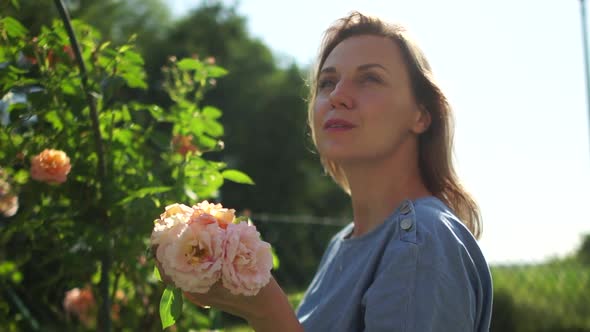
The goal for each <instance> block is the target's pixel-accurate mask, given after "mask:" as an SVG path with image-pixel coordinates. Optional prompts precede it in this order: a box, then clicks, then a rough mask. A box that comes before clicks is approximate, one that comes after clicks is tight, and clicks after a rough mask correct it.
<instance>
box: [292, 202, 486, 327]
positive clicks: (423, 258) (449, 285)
mask: <svg viewBox="0 0 590 332" xmlns="http://www.w3.org/2000/svg"><path fill="white" fill-rule="evenodd" d="M353 226H354V225H353V224H349V225H348V226H346V227H345V228H344V229H343V230H342V231H340V232H339V233H338V234H336V235H335V236H334V237H333V238H332V240H331V241H330V244H329V245H328V248H327V250H326V252H325V253H324V256H323V257H322V260H321V262H320V266H319V268H318V271H317V273H316V275H315V277H314V279H313V281H312V282H311V284H310V286H309V288H308V289H307V292H306V293H305V296H304V298H303V301H302V302H301V305H300V306H299V308H298V310H297V317H298V318H299V321H300V322H301V323H302V325H303V327H304V329H305V331H308V332H326V331H338V332H343V331H396V332H397V331H399V332H402V331H403V332H426V331H440V332H462V331H465V332H467V331H469V332H472V331H476V332H484V331H489V328H490V320H491V311H492V279H491V275H490V270H489V268H488V265H487V263H486V260H485V258H484V257H483V255H482V253H481V250H480V248H479V246H478V245H477V242H476V240H475V238H474V237H473V236H472V235H471V233H470V232H469V230H468V229H467V228H466V227H465V226H464V225H463V223H461V222H460V221H459V219H458V218H457V217H456V216H455V215H454V214H453V213H452V212H451V210H450V209H449V208H448V207H447V206H446V205H445V204H444V203H443V202H442V201H440V200H439V199H437V198H435V197H424V198H420V199H417V200H415V201H409V200H407V201H404V202H403V203H402V204H401V205H400V207H398V208H397V209H396V211H395V212H394V213H393V214H392V215H391V216H389V217H388V218H387V220H386V221H385V222H384V223H383V224H381V225H380V226H378V227H377V228H375V229H373V230H372V231H371V232H369V233H367V234H365V235H363V236H360V237H355V238H347V237H348V236H349V235H350V234H351V232H352V230H353Z"/></svg>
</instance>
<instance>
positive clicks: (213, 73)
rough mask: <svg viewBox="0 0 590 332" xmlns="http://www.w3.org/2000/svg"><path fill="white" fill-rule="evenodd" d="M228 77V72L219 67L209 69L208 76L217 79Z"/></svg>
mask: <svg viewBox="0 0 590 332" xmlns="http://www.w3.org/2000/svg"><path fill="white" fill-rule="evenodd" d="M225 75H227V70H225V69H224V68H222V67H219V66H211V67H208V68H207V76H208V77H211V78H217V77H221V76H225Z"/></svg>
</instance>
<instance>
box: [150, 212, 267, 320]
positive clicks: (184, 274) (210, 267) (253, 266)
mask: <svg viewBox="0 0 590 332" xmlns="http://www.w3.org/2000/svg"><path fill="white" fill-rule="evenodd" d="M150 240H151V241H150V242H151V246H152V248H155V257H156V259H157V260H158V262H159V263H160V268H161V272H163V273H164V274H165V275H166V276H167V277H168V278H169V279H170V280H171V281H172V282H173V283H174V286H176V287H178V288H180V289H182V291H185V292H191V293H207V292H208V291H209V289H210V288H211V286H213V285H214V284H215V283H216V282H218V281H221V284H222V285H223V286H224V287H225V288H227V289H228V290H229V291H230V292H231V293H232V294H236V295H237V294H241V295H247V296H252V295H256V294H257V293H258V291H259V290H260V289H261V288H262V287H264V286H265V285H266V284H268V282H269V281H270V277H271V275H270V270H271V269H272V264H273V258H272V252H271V248H270V244H268V243H267V242H264V241H262V240H261V239H260V233H259V232H258V231H257V230H256V227H255V226H254V225H253V224H251V223H250V222H249V221H244V220H240V218H236V217H235V210H233V209H227V208H224V207H223V206H222V205H221V204H212V203H209V202H207V201H203V202H201V203H199V204H197V205H194V206H193V207H188V206H186V205H184V204H172V205H169V206H167V207H166V210H165V211H164V213H162V214H161V215H160V218H159V219H156V220H155V221H154V229H153V231H152V235H151V238H150ZM169 293H170V292H168V294H167V293H166V292H165V294H164V295H163V296H162V302H167V303H168V306H167V309H168V307H169V306H172V307H174V306H175V305H174V304H170V302H171V301H172V300H171V299H170V297H172V298H173V299H174V298H175V297H176V298H178V297H179V296H178V295H179V294H178V293H179V292H177V293H176V294H177V296H173V295H172V294H169ZM162 302H161V303H160V316H162V315H163V312H162ZM181 305H182V304H181ZM165 311H167V310H165ZM176 311H178V310H176ZM168 320H170V319H168ZM174 320H175V317H174V318H173V319H172V322H173V321H174ZM162 323H163V324H164V319H162Z"/></svg>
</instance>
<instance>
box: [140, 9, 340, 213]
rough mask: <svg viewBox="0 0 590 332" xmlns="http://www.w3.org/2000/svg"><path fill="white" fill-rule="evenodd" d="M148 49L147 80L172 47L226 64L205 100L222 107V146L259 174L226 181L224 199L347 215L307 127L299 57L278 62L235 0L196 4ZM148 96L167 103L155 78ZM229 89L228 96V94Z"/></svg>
mask: <svg viewBox="0 0 590 332" xmlns="http://www.w3.org/2000/svg"><path fill="white" fill-rule="evenodd" d="M153 46H154V49H149V50H148V53H149V54H150V56H147V57H146V66H147V71H148V75H153V76H152V79H151V81H152V82H158V81H159V80H160V70H159V68H160V67H161V66H162V64H163V63H165V61H166V59H167V57H168V56H170V55H175V56H177V57H190V56H195V57H197V56H198V57H208V56H215V61H217V62H218V63H220V64H222V65H223V66H224V67H225V68H227V69H228V70H229V75H228V76H227V77H225V78H223V79H222V80H221V81H219V82H217V84H218V87H219V88H218V89H214V90H212V91H211V92H210V93H208V94H207V95H206V96H205V101H206V102H208V103H211V104H214V105H219V107H220V108H222V109H224V111H225V112H224V118H223V123H224V125H225V129H226V131H225V140H226V143H227V144H226V145H227V146H228V148H227V149H226V150H225V151H224V152H223V153H222V154H220V156H219V158H223V159H224V161H226V162H227V163H228V164H229V165H230V166H231V167H239V168H240V169H242V170H244V171H245V172H246V173H248V174H249V175H251V176H252V178H253V179H254V181H255V182H256V186H255V187H253V188H241V187H239V186H231V185H229V186H227V187H226V188H224V190H223V193H222V196H223V197H222V198H223V200H224V202H225V205H227V206H232V207H236V208H238V209H243V208H244V209H245V208H248V209H250V210H252V211H253V212H272V213H285V214H287V213H289V214H292V213H309V214H316V215H332V216H347V215H350V211H349V209H348V198H347V196H346V195H345V194H344V193H342V192H341V191H340V190H339V189H338V188H337V187H336V186H335V185H334V184H332V183H331V180H330V179H329V177H327V176H324V175H323V171H322V169H321V166H320V164H319V160H318V158H317V156H316V155H314V154H313V153H312V152H311V151H312V150H313V144H312V143H311V140H310V139H309V137H308V135H307V130H306V119H307V115H306V102H305V95H306V86H305V82H304V79H303V77H305V76H306V74H305V73H304V72H303V71H302V70H301V69H300V68H299V67H298V66H297V65H296V64H292V65H290V66H288V67H287V68H280V67H278V66H277V59H275V57H274V56H273V54H272V52H271V51H270V50H269V48H268V47H266V46H265V45H264V44H263V43H262V42H261V41H259V40H257V39H255V38H253V37H251V36H250V35H249V34H248V32H247V27H246V20H245V18H244V17H242V16H240V15H238V14H237V13H236V9H235V8H234V7H225V6H224V5H223V4H221V3H218V2H212V3H208V4H205V5H202V6H201V7H199V8H197V9H195V10H193V11H192V12H191V13H189V14H187V15H186V16H185V17H184V18H183V19H182V20H181V21H179V22H178V23H177V24H175V25H174V27H173V28H172V29H171V30H170V33H169V35H168V36H167V37H166V38H165V39H164V40H162V42H161V43H157V44H154V45H153ZM152 89H154V91H152V92H151V93H150V96H152V97H153V98H156V100H153V101H155V102H157V103H159V104H165V103H166V100H164V99H162V98H165V94H163V93H162V92H161V90H160V89H159V86H158V85H157V84H154V85H152ZM227 96H232V98H228V97H227Z"/></svg>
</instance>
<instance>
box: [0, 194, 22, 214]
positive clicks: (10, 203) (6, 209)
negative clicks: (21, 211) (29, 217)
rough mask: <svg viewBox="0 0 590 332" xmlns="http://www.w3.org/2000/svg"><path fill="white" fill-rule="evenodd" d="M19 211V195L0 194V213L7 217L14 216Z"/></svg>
mask: <svg viewBox="0 0 590 332" xmlns="http://www.w3.org/2000/svg"><path fill="white" fill-rule="evenodd" d="M16 211H18V197H17V196H15V195H10V194H8V195H4V196H0V213H2V215H4V216H5V217H6V218H8V217H12V216H14V215H15V214H16Z"/></svg>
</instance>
